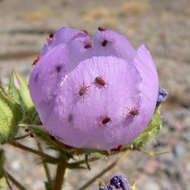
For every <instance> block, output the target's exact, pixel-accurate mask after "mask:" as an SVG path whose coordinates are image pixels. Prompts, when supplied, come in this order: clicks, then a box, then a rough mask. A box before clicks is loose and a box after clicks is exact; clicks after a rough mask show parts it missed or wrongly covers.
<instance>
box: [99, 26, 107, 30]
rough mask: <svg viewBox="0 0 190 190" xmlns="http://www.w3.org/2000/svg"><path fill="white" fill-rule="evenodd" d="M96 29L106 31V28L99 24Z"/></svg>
mask: <svg viewBox="0 0 190 190" xmlns="http://www.w3.org/2000/svg"><path fill="white" fill-rule="evenodd" d="M98 30H99V31H106V30H107V28H105V27H103V26H99V27H98Z"/></svg>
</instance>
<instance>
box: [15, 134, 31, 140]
mask: <svg viewBox="0 0 190 190" xmlns="http://www.w3.org/2000/svg"><path fill="white" fill-rule="evenodd" d="M28 136H30V135H29V134H26V135H22V136H19V137H15V138H14V140H15V141H17V140H22V139H24V138H26V137H28Z"/></svg>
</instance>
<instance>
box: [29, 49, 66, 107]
mask: <svg viewBox="0 0 190 190" xmlns="http://www.w3.org/2000/svg"><path fill="white" fill-rule="evenodd" d="M67 70H68V50H67V47H66V45H59V46H56V47H55V48H53V49H52V50H51V51H49V52H48V53H47V54H46V55H45V56H43V57H41V58H40V60H39V61H38V63H37V64H36V65H35V67H34V69H33V71H32V74H31V75H30V80H29V88H30V92H31V97H32V100H33V102H34V103H35V105H36V106H37V107H38V104H39V102H41V101H49V100H50V99H51V98H52V97H53V96H54V91H55V89H56V88H57V82H58V81H59V80H60V79H61V78H62V77H64V76H65V74H66V72H67Z"/></svg>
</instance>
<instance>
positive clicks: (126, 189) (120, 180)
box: [110, 175, 131, 190]
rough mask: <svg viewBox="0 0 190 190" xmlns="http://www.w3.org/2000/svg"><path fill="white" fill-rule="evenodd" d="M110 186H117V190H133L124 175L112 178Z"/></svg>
mask: <svg viewBox="0 0 190 190" xmlns="http://www.w3.org/2000/svg"><path fill="white" fill-rule="evenodd" d="M110 184H111V185H113V186H115V187H116V189H119V188H122V189H123V190H131V185H130V184H129V182H128V180H127V178H125V177H123V176H122V175H116V176H114V177H112V179H111V180H110Z"/></svg>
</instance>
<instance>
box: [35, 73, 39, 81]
mask: <svg viewBox="0 0 190 190" xmlns="http://www.w3.org/2000/svg"><path fill="white" fill-rule="evenodd" d="M38 78H39V74H38V73H37V74H36V75H35V77H34V81H35V82H37V81H38Z"/></svg>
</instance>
